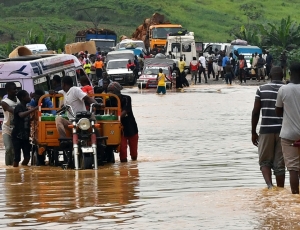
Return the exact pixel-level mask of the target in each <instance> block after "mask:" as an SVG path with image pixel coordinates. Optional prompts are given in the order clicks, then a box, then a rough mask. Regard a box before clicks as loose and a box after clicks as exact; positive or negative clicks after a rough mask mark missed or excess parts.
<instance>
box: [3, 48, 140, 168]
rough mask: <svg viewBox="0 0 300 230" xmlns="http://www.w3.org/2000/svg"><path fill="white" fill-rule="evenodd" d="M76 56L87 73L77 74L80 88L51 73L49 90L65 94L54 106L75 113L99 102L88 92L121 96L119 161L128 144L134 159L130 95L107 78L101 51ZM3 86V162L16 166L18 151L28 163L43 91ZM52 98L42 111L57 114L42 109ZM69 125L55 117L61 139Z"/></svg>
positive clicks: (50, 105)
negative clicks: (66, 107)
mask: <svg viewBox="0 0 300 230" xmlns="http://www.w3.org/2000/svg"><path fill="white" fill-rule="evenodd" d="M76 56H77V58H78V60H79V61H80V62H81V64H82V66H83V69H84V70H85V73H86V74H82V73H81V72H79V73H78V75H77V76H78V82H79V83H80V86H79V87H77V86H75V85H74V82H73V79H72V77H70V76H64V77H63V78H61V77H60V76H58V75H54V76H53V79H52V81H51V83H52V85H51V90H49V93H50V94H55V93H60V94H63V95H64V97H63V99H61V98H56V99H55V105H60V106H62V105H64V104H68V105H70V106H71V107H72V108H73V111H74V113H75V114H76V112H79V111H86V110H88V109H89V106H90V104H91V103H98V102H97V101H96V100H95V98H93V97H90V96H88V94H94V93H114V94H116V95H117V96H118V97H119V98H120V102H121V109H122V112H121V123H122V126H123V130H122V135H121V146H120V161H121V162H127V146H129V148H130V155H131V159H132V160H137V156H138V153H137V148H138V128H137V123H136V121H135V118H134V115H133V112H132V105H131V97H130V96H127V95H123V94H121V90H122V86H121V85H120V84H119V83H117V82H112V81H111V80H110V79H109V78H108V75H107V73H106V72H105V67H104V64H103V62H104V59H105V54H104V53H100V52H98V53H96V54H95V55H92V54H91V55H89V54H88V52H80V53H79V54H76ZM135 61H137V62H138V61H139V60H138V59H135ZM129 64H130V63H129ZM138 64H139V63H136V62H134V63H132V66H138ZM93 67H95V68H93ZM128 68H131V67H128ZM91 82H93V84H92V83H91ZM5 89H6V92H7V95H6V96H5V97H4V99H3V100H2V101H1V105H2V108H3V114H4V121H3V125H2V134H3V142H4V146H5V164H6V165H12V166H14V167H18V166H19V163H20V161H21V152H23V158H24V159H23V161H22V162H21V164H22V165H28V163H29V160H30V151H33V146H32V145H31V141H30V122H31V120H32V117H33V116H34V112H35V111H36V110H37V109H38V101H39V99H40V97H41V96H43V95H45V91H43V90H41V89H36V90H35V92H34V93H32V94H29V93H28V92H27V91H25V90H20V91H17V87H16V84H15V83H14V82H8V83H7V84H6V85H5ZM106 99H107V102H106V105H109V104H111V106H116V105H115V101H113V102H112V100H113V99H112V98H110V97H109V96H108V97H106ZM53 100H54V99H52V100H51V98H50V97H46V98H44V99H43V102H42V112H43V113H50V114H52V115H55V114H56V111H55V110H49V109H47V110H45V108H53ZM43 109H44V110H43ZM69 118H70V117H69ZM69 124H70V121H68V120H66V119H64V118H62V117H61V116H56V127H57V130H58V133H59V137H60V138H63V137H65V136H66V131H65V130H66V129H68V125H69ZM99 144H100V143H99ZM38 162H39V164H40V165H44V164H45V162H44V161H43V160H42V161H38Z"/></svg>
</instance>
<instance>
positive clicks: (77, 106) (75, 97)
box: [58, 86, 87, 119]
mask: <svg viewBox="0 0 300 230" xmlns="http://www.w3.org/2000/svg"><path fill="white" fill-rule="evenodd" d="M58 93H61V94H63V95H64V105H70V106H71V107H72V109H73V111H74V115H75V116H76V113H77V112H81V111H86V108H85V104H84V101H83V98H84V97H85V96H86V95H87V94H86V93H84V92H83V91H82V90H81V89H80V88H79V87H76V86H73V87H71V88H70V89H69V91H68V92H67V93H66V92H65V91H63V90H60V91H59V92H58ZM68 118H69V119H73V118H74V117H73V116H72V115H71V114H70V113H68Z"/></svg>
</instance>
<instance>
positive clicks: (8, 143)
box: [2, 133, 15, 165]
mask: <svg viewBox="0 0 300 230" xmlns="http://www.w3.org/2000/svg"><path fill="white" fill-rule="evenodd" d="M2 137H3V143H4V147H5V165H13V162H14V157H15V154H14V146H13V143H12V138H11V136H10V135H8V134H6V133H4V134H3V135H2Z"/></svg>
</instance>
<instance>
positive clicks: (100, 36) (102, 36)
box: [75, 29, 118, 52]
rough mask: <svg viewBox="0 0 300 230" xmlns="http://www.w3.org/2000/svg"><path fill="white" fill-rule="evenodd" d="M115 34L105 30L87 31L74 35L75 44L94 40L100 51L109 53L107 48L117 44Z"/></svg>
mask: <svg viewBox="0 0 300 230" xmlns="http://www.w3.org/2000/svg"><path fill="white" fill-rule="evenodd" d="M117 39H118V38H117V34H116V33H115V32H114V31H111V30H107V29H88V30H82V31H78V32H77V33H76V37H75V42H85V41H90V40H94V41H95V42H96V46H97V47H100V48H101V51H107V52H109V50H107V49H108V47H114V46H115V45H116V43H117Z"/></svg>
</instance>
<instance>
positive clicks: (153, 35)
mask: <svg viewBox="0 0 300 230" xmlns="http://www.w3.org/2000/svg"><path fill="white" fill-rule="evenodd" d="M181 30H182V26H181V25H179V24H159V25H152V26H149V30H148V38H149V43H150V49H153V48H154V47H155V45H156V46H157V48H164V47H165V46H166V43H167V38H168V34H171V33H177V32H179V31H181Z"/></svg>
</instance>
